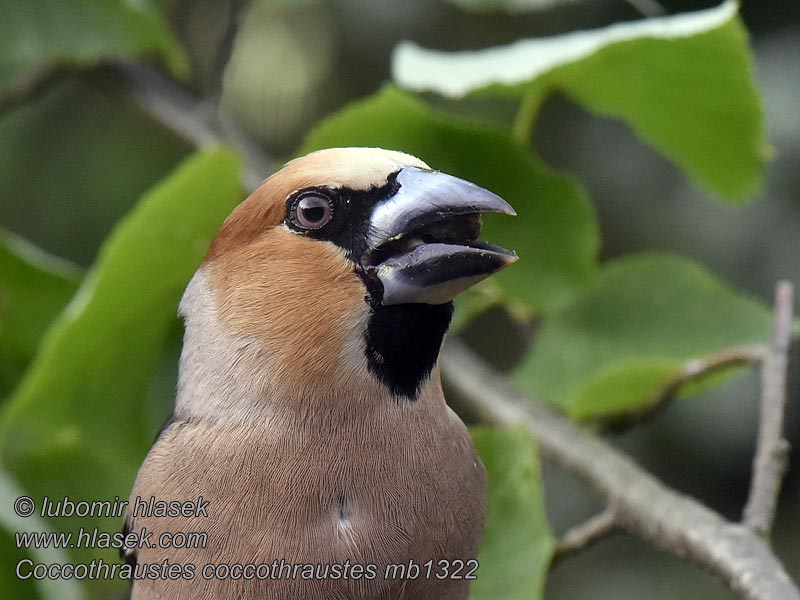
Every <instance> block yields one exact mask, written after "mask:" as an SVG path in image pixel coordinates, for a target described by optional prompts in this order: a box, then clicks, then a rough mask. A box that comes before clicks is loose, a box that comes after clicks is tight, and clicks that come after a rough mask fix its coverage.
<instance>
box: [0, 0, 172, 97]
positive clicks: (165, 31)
mask: <svg viewBox="0 0 800 600" xmlns="http://www.w3.org/2000/svg"><path fill="white" fill-rule="evenodd" d="M0 14H2V20H0V89H2V88H5V87H7V86H9V85H12V84H14V83H15V82H17V81H18V80H19V79H20V78H21V77H23V76H26V75H30V72H31V71H39V70H41V69H44V68H48V67H51V66H71V65H93V64H95V63H97V62H99V61H101V60H104V59H109V58H132V57H136V56H140V55H142V54H144V53H159V54H160V55H161V56H163V57H164V58H165V59H166V61H167V64H168V65H169V67H170V68H171V69H172V70H173V72H175V73H176V74H180V75H182V74H185V72H186V70H187V62H186V57H185V55H184V53H183V51H182V50H181V48H180V46H179V45H178V42H177V40H176V39H175V36H174V35H173V34H172V32H171V31H170V29H169V26H168V25H167V22H166V21H165V20H164V18H163V17H162V15H161V13H160V12H159V11H158V10H157V9H156V8H155V7H154V6H152V5H151V3H150V2H149V0H91V1H88V2H87V1H86V0H26V1H22V2H20V1H19V0H2V2H0Z"/></svg>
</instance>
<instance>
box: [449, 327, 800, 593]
mask: <svg viewBox="0 0 800 600" xmlns="http://www.w3.org/2000/svg"><path fill="white" fill-rule="evenodd" d="M441 367H442V375H443V376H444V378H445V380H446V381H447V383H448V385H449V386H450V387H451V388H452V389H454V390H456V391H457V392H458V393H459V395H460V396H461V397H462V399H463V401H464V402H465V404H466V406H468V407H469V408H470V409H472V410H473V411H474V412H476V413H477V414H478V415H479V416H480V417H482V419H483V420H484V421H486V422H489V423H494V424H497V425H516V424H520V423H522V424H524V425H525V426H526V427H527V428H528V430H529V431H530V432H531V434H532V435H533V437H534V439H535V440H536V442H537V444H538V446H539V450H540V452H541V454H542V456H543V457H544V458H545V459H547V460H549V461H551V462H553V463H554V464H556V465H558V466H559V467H561V468H562V469H564V470H565V471H567V472H568V473H570V474H571V475H573V476H574V477H576V478H577V479H578V480H579V481H581V482H583V483H584V484H585V485H587V486H588V487H589V488H591V489H592V490H594V491H595V492H597V493H598V494H599V495H600V496H602V497H603V498H604V499H605V500H606V502H607V503H608V504H609V505H611V506H614V508H615V515H616V519H615V521H616V524H617V525H619V526H620V527H622V528H624V529H626V530H628V531H630V532H631V533H634V534H636V535H638V536H639V537H641V538H642V539H644V540H646V541H648V542H649V543H651V544H653V545H654V546H656V547H658V548H661V549H663V550H665V551H667V552H669V553H671V554H674V555H676V556H679V557H682V558H686V559H687V560H690V561H691V562H693V563H695V564H697V565H699V566H701V567H703V568H704V569H706V570H707V571H709V572H710V573H711V574H713V575H714V576H716V577H717V578H719V579H720V580H721V581H722V582H723V583H724V584H725V585H726V586H728V588H730V589H731V590H732V591H734V592H735V593H737V594H739V595H740V596H741V597H742V598H745V599H747V600H775V599H777V598H780V599H781V600H800V591H798V588H797V586H796V585H795V584H794V583H793V582H792V580H791V579H790V578H789V576H788V575H787V573H786V571H785V570H784V568H783V565H781V563H780V562H779V561H778V559H777V558H776V557H775V556H774V554H772V552H771V551H770V549H769V547H767V545H766V544H765V543H764V541H763V540H762V539H761V538H760V537H758V536H757V535H755V534H753V532H752V531H751V530H750V529H748V528H746V527H744V526H742V525H738V524H734V523H730V522H729V521H726V520H725V519H723V518H722V517H721V516H720V515H718V514H717V513H715V512H714V511H712V510H710V509H708V508H706V507H705V506H703V505H702V504H700V503H699V502H697V501H695V500H693V499H691V498H688V497H686V496H683V495H681V494H678V493H676V492H674V491H673V490H671V489H669V488H667V487H666V486H665V485H664V484H662V483H661V482H659V481H658V480H657V479H656V478H654V477H653V476H652V475H650V474H648V473H647V472H646V471H644V470H643V469H642V468H641V467H639V466H638V465H636V464H635V463H634V462H633V461H632V460H631V459H630V458H628V457H626V456H625V455H623V454H622V453H620V452H619V451H617V450H616V449H614V448H613V447H611V446H610V445H609V444H607V443H605V442H604V441H602V440H601V439H600V438H598V437H597V436H595V435H594V434H592V433H590V432H588V431H587V430H585V429H584V428H581V427H578V426H577V425H575V424H574V423H572V422H571V421H569V420H568V419H567V418H566V417H563V416H562V415H560V414H558V413H556V412H555V411H554V410H552V409H551V408H549V407H547V406H545V405H543V404H541V403H539V402H535V401H533V400H532V399H530V398H528V397H526V396H523V395H521V394H518V393H516V392H514V391H512V390H510V389H508V388H507V387H506V385H505V383H504V381H503V378H502V376H501V375H499V374H498V373H496V372H494V371H493V370H492V369H491V368H490V367H489V366H488V365H486V364H485V363H484V362H483V361H481V360H480V359H478V358H477V357H476V356H475V355H474V353H473V352H471V351H470V350H469V349H468V348H467V347H466V346H465V345H464V343H463V342H461V341H459V340H457V339H450V340H448V342H447V345H446V347H445V352H444V353H443V356H442V361H441Z"/></svg>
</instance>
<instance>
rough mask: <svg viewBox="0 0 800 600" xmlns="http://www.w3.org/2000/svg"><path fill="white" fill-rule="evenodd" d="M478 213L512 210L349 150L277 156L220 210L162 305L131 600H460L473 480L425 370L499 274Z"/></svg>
mask: <svg viewBox="0 0 800 600" xmlns="http://www.w3.org/2000/svg"><path fill="white" fill-rule="evenodd" d="M196 210H203V207H202V206H198V207H196ZM484 213H501V214H507V215H515V214H516V213H515V212H514V209H513V208H512V207H511V206H510V205H509V204H508V203H507V202H505V201H504V200H503V199H502V198H500V197H499V196H497V195H495V194H494V193H492V192H490V191H488V190H486V189H484V188H482V187H479V186H478V185H475V184H473V183H470V182H468V181H466V180H464V179H460V178H458V177H454V176H452V175H448V174H446V173H443V172H441V171H436V170H434V169H432V168H430V167H429V166H428V165H427V164H426V163H425V162H423V161H422V160H420V159H418V158H416V157H414V156H411V155H409V154H405V153H402V152H398V151H392V150H384V149H380V148H359V147H349V148H329V149H324V150H318V151H316V152H312V153H310V154H307V155H305V156H303V157H300V158H296V159H293V160H291V161H289V162H288V163H287V164H286V165H285V166H284V167H283V168H282V169H280V170H279V171H277V172H276V173H274V174H273V175H271V176H270V177H268V178H267V179H266V180H265V181H264V182H263V183H262V185H261V186H260V187H259V188H258V189H257V190H256V191H255V192H253V193H252V194H251V195H250V196H249V197H248V198H246V199H245V200H244V201H242V202H241V203H240V204H239V205H238V206H237V207H236V208H235V209H234V210H233V212H232V213H231V214H230V215H229V216H228V217H227V219H226V220H225V221H224V223H223V224H222V226H221V228H220V230H219V231H218V233H217V235H216V236H215V237H214V239H213V241H212V243H211V245H210V247H209V250H208V252H207V254H206V255H205V258H204V260H203V262H202V264H201V266H200V267H199V268H198V270H197V272H196V273H195V274H194V276H193V277H192V279H191V281H190V282H189V284H188V286H187V288H186V290H185V293H184V295H183V297H182V299H181V301H180V305H179V314H180V316H181V317H182V319H183V322H184V340H183V349H182V353H181V356H180V360H179V368H178V385H177V392H176V399H175V404H174V410H173V412H172V415H171V417H170V418H169V420H168V421H167V423H166V425H165V426H164V428H163V429H162V431H161V432H160V433H159V435H158V437H157V439H156V441H155V442H154V444H153V446H152V448H151V449H150V451H149V453H148V454H147V456H146V458H145V459H144V462H143V463H142V465H141V467H140V469H139V471H138V474H137V476H136V479H135V483H134V485H133V489H132V492H131V495H130V500H129V505H128V513H127V515H126V518H125V533H126V534H127V535H128V536H133V538H134V541H131V542H130V543H126V548H124V554H125V558H126V561H128V563H129V565H131V568H132V569H133V570H132V574H131V579H132V582H133V585H132V589H131V597H132V599H133V600H155V599H167V598H169V599H174V598H178V599H196V600H210V599H216V598H237V599H241V600H251V599H262V600H263V599H266V600H288V599H291V600H323V599H325V600H327V599H334V600H351V599H352V600H383V599H386V600H388V599H399V598H402V599H408V600H411V599H414V600H434V599H435V600H461V599H464V598H466V597H467V595H468V593H469V587H470V585H471V582H472V580H473V579H474V578H475V577H476V576H477V577H479V565H478V564H477V561H476V557H477V553H478V549H479V545H480V541H481V537H482V535H483V528H484V520H485V512H486V496H487V489H486V485H487V483H486V473H485V469H484V466H483V464H482V462H481V460H480V458H479V457H478V455H477V453H476V450H475V447H474V446H473V443H472V441H471V438H470V435H469V433H468V430H467V428H466V426H465V425H464V423H463V422H462V421H461V419H460V418H459V417H458V416H457V415H456V413H455V412H454V411H453V410H452V409H451V408H450V407H449V406H448V405H447V403H446V402H445V398H444V394H443V391H442V386H441V378H440V372H439V366H438V357H439V353H440V350H441V348H442V344H443V339H444V335H445V332H446V331H447V328H448V325H449V323H450V320H451V316H452V313H453V299H454V298H455V296H456V295H458V294H459V293H460V292H462V291H464V290H466V289H468V288H469V287H471V286H472V285H474V284H475V283H477V282H479V281H481V280H483V279H485V278H486V277H488V276H490V275H491V274H493V273H495V272H496V271H498V270H500V269H502V268H504V267H506V266H508V265H510V264H511V263H513V262H515V261H516V260H517V255H516V253H514V252H513V251H510V250H506V249H504V248H502V247H500V246H496V245H493V244H491V243H488V242H484V241H480V240H478V236H479V234H480V229H481V217H482V215H483V214H484ZM192 534H194V536H192ZM127 539H128V538H127V537H126V540H127Z"/></svg>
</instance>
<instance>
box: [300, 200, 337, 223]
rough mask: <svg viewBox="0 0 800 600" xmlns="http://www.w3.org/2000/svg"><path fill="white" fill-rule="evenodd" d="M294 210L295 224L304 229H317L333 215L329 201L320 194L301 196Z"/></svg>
mask: <svg viewBox="0 0 800 600" xmlns="http://www.w3.org/2000/svg"><path fill="white" fill-rule="evenodd" d="M294 210H295V219H296V221H297V224H298V225H300V226H301V227H305V228H306V229H319V228H320V227H322V226H323V225H325V224H326V223H327V222H328V221H330V220H331V217H332V216H333V208H332V207H331V203H330V201H329V200H328V199H327V198H323V197H322V196H311V195H309V196H303V197H302V198H300V200H298V202H297V203H296V204H295V209H294Z"/></svg>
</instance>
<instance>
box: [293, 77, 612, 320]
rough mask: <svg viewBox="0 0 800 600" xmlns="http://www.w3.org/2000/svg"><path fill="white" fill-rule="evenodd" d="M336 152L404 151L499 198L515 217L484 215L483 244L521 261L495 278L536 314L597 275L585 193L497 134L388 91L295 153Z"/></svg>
mask: <svg viewBox="0 0 800 600" xmlns="http://www.w3.org/2000/svg"><path fill="white" fill-rule="evenodd" d="M334 146H379V147H384V148H389V149H393V150H402V151H404V152H407V153H409V154H413V155H415V156H418V157H420V158H421V159H422V160H424V161H426V162H427V163H428V164H429V165H431V167H433V168H435V169H439V170H442V171H445V172H447V173H450V174H452V175H457V176H459V177H463V178H464V179H467V180H469V181H473V182H475V183H477V184H478V185H482V186H484V187H486V188H487V189H490V190H492V191H493V192H495V193H497V194H500V195H501V196H503V197H504V198H505V199H506V200H507V201H509V202H510V203H511V204H512V205H513V206H514V208H515V209H516V210H517V213H518V215H519V216H518V217H516V218H510V217H505V216H503V217H499V216H497V215H489V216H488V217H487V218H486V222H485V226H484V234H483V237H484V238H485V239H487V240H491V241H492V242H495V243H498V244H501V245H503V246H505V247H507V248H511V249H514V250H516V251H517V253H518V254H519V256H520V260H519V262H518V263H517V264H515V265H513V266H511V267H509V268H507V269H505V270H504V271H501V272H500V273H498V275H496V276H495V277H494V279H495V280H496V281H498V282H499V283H500V284H501V285H503V287H504V288H505V289H506V291H507V292H508V294H510V295H513V296H515V297H518V298H521V299H523V300H524V301H526V302H527V303H529V304H530V305H532V306H533V307H534V308H535V309H536V310H537V311H541V312H549V311H552V310H555V309H556V308H557V307H559V306H562V305H564V304H565V303H567V302H569V301H570V300H572V299H573V298H574V297H575V295H576V294H577V293H578V292H579V291H580V290H581V289H583V288H584V287H585V286H586V285H587V284H588V282H589V281H590V280H591V279H592V277H593V276H594V274H595V269H596V262H595V257H596V254H597V248H598V245H599V235H598V231H597V222H596V217H595V214H594V212H593V210H592V207H591V206H590V205H589V203H588V201H587V200H586V197H585V194H584V193H583V191H582V190H581V189H580V188H579V187H578V185H577V184H575V183H574V182H573V181H572V180H570V179H568V178H566V177H564V176H562V175H559V174H557V173H556V172H554V171H553V170H552V169H550V168H548V167H546V166H545V165H543V164H542V163H540V162H539V161H537V160H535V159H534V158H533V157H531V156H530V153H529V152H528V151H527V150H526V149H525V148H524V147H523V146H522V145H520V144H519V143H518V142H517V141H515V140H514V139H512V137H511V136H510V135H509V134H508V133H506V132H504V131H503V130H501V129H498V128H494V127H489V126H484V125H478V124H475V123H472V122H470V121H466V120H463V119H455V118H452V117H449V116H447V115H445V114H443V113H441V112H438V111H436V110H434V109H432V108H431V107H429V106H428V105H426V104H425V103H423V102H421V101H419V100H417V99H416V98H414V97H413V96H411V95H409V94H406V93H404V92H401V91H399V90H397V89H394V88H391V87H387V88H384V89H383V90H382V91H380V92H379V93H378V94H376V95H375V96H372V97H371V98H368V99H367V100H363V101H360V102H355V103H353V104H351V105H350V106H348V107H346V108H345V109H344V110H342V111H340V112H339V113H337V114H335V115H334V116H332V117H330V118H328V119H327V120H325V121H323V123H322V124H321V125H319V126H318V127H317V128H316V129H314V131H312V133H311V134H310V135H309V137H308V138H307V139H306V141H305V144H304V145H303V148H302V150H301V152H300V153H301V154H304V153H306V152H309V151H311V150H317V149H320V148H327V147H334Z"/></svg>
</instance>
